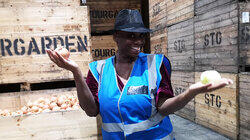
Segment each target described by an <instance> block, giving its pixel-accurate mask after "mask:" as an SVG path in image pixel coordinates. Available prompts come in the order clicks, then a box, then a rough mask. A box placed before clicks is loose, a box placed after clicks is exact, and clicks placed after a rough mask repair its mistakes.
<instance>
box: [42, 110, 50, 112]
mask: <svg viewBox="0 0 250 140" xmlns="http://www.w3.org/2000/svg"><path fill="white" fill-rule="evenodd" d="M50 111H51V110H50V109H44V110H43V111H42V112H50Z"/></svg>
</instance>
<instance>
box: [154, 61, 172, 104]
mask: <svg viewBox="0 0 250 140" xmlns="http://www.w3.org/2000/svg"><path fill="white" fill-rule="evenodd" d="M160 73H161V76H162V78H161V82H160V86H159V89H158V90H157V94H156V104H157V103H158V100H159V98H167V99H168V98H172V97H174V93H173V89H172V85H171V80H170V75H169V73H168V71H167V68H166V66H165V65H164V63H162V65H161V68H160Z"/></svg>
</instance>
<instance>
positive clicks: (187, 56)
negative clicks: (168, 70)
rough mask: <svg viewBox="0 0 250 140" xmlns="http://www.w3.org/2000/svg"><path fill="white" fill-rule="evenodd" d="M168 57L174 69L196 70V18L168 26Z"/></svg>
mask: <svg viewBox="0 0 250 140" xmlns="http://www.w3.org/2000/svg"><path fill="white" fill-rule="evenodd" d="M168 58H169V59H170V61H171V64H172V70H176V71H192V72H193V71H194V20H193V18H192V19H189V20H186V21H183V22H180V23H177V24H175V25H172V26H170V27H168Z"/></svg>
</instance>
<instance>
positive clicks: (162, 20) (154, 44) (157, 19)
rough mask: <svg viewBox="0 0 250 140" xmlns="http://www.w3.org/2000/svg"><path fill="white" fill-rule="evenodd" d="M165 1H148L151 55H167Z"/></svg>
mask: <svg viewBox="0 0 250 140" xmlns="http://www.w3.org/2000/svg"><path fill="white" fill-rule="evenodd" d="M166 14H167V13H166V0H149V24H150V26H149V27H150V29H152V33H151V34H150V48H151V53H154V54H157V53H163V54H167V26H166V20H167V18H166V17H167V15H166Z"/></svg>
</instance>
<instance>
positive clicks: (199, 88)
mask: <svg viewBox="0 0 250 140" xmlns="http://www.w3.org/2000/svg"><path fill="white" fill-rule="evenodd" d="M229 84H233V81H232V80H231V79H226V78H222V79H221V81H220V82H218V83H217V84H211V83H209V84H205V85H204V84H202V83H201V82H198V83H195V84H193V85H191V86H190V87H189V89H188V90H189V92H190V93H193V94H194V95H198V94H200V93H206V92H212V91H215V90H217V89H221V88H223V87H225V86H226V85H229Z"/></svg>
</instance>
